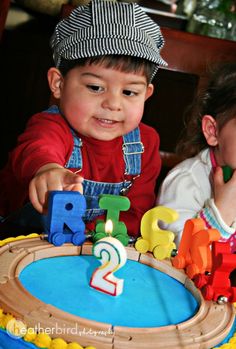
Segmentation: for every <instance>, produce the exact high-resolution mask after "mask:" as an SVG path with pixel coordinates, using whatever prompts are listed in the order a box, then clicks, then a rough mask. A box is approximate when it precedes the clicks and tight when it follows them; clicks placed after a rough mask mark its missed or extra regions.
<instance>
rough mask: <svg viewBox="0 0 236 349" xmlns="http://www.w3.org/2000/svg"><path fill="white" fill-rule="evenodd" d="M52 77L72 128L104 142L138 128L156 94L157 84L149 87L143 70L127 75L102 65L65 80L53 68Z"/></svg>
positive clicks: (71, 74)
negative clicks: (145, 104)
mask: <svg viewBox="0 0 236 349" xmlns="http://www.w3.org/2000/svg"><path fill="white" fill-rule="evenodd" d="M48 76H49V84H50V87H51V90H52V92H53V93H54V97H56V98H59V99H60V110H61V112H62V113H63V115H64V116H65V118H66V119H67V121H68V122H69V124H70V125H71V127H73V129H75V130H76V131H77V132H78V133H80V134H81V135H84V136H87V137H93V138H95V139H98V140H104V141H108V140H112V139H114V138H116V137H119V136H122V135H124V134H126V133H128V132H130V131H131V130H133V129H135V128H136V127H137V126H138V125H139V123H140V121H141V118H142V115H143V109H144V102H145V100H146V99H147V98H148V97H150V96H151V95H152V92H153V85H152V84H147V81H146V77H145V75H144V74H143V72H142V71H140V72H135V73H133V72H132V73H130V72H123V71H120V70H116V69H111V68H105V67H104V66H102V65H101V64H100V65H98V64H96V65H95V64H92V65H86V66H77V67H75V68H73V69H71V70H70V71H69V72H68V73H67V74H66V76H65V77H62V75H61V74H60V72H59V71H58V69H56V68H51V69H50V70H49V75H48ZM56 82H57V84H56ZM55 85H57V87H55Z"/></svg>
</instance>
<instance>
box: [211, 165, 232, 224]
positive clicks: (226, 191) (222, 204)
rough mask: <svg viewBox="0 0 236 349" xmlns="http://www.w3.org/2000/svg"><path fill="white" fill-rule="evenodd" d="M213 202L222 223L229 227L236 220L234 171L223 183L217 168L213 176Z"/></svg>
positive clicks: (220, 172) (220, 169)
mask: <svg viewBox="0 0 236 349" xmlns="http://www.w3.org/2000/svg"><path fill="white" fill-rule="evenodd" d="M213 180H214V201H215V205H216V207H217V208H218V210H219V212H220V214H221V217H222V219H223V220H224V222H225V223H226V224H227V225H228V226H231V224H232V223H233V221H234V220H235V218H236V171H234V172H233V175H232V177H231V179H230V180H229V181H228V182H227V183H225V182H224V178H223V171H222V168H221V167H217V168H216V170H215V173H214V176H213Z"/></svg>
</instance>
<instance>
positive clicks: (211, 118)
mask: <svg viewBox="0 0 236 349" xmlns="http://www.w3.org/2000/svg"><path fill="white" fill-rule="evenodd" d="M177 152H178V153H179V154H181V156H183V157H184V158H185V159H186V160H184V161H183V162H181V163H180V164H178V165H177V166H176V167H175V168H173V169H172V170H171V171H170V172H169V174H168V175H167V177H166V179H165V180H164V182H163V184H162V186H161V188H160V192H159V194H158V198H157V204H158V205H164V206H167V207H171V208H174V209H175V210H176V211H177V212H178V213H179V219H178V221H177V222H175V223H173V224H171V225H170V226H169V227H168V229H170V230H172V231H173V232H174V233H175V234H176V242H177V243H179V240H180V238H181V234H182V230H183V227H184V223H185V221H186V220H187V219H189V218H193V217H201V218H202V219H203V220H204V221H205V223H206V227H212V228H216V229H218V230H219V232H220V233H221V240H222V241H230V245H231V248H232V251H235V250H236V234H235V230H236V171H235V169H236V63H227V64H225V65H223V66H220V67H218V69H217V70H216V71H215V73H214V75H213V76H212V78H211V79H210V82H209V85H208V88H207V89H206V91H205V92H204V93H203V94H202V95H200V96H199V98H198V100H197V102H196V105H195V106H193V110H192V113H191V116H190V119H189V122H188V123H187V127H186V130H185V134H184V136H183V138H182V140H181V141H180V143H179V144H178V147H177ZM226 165H227V166H229V167H230V168H231V169H232V177H231V179H229V180H228V181H224V176H223V167H224V166H226Z"/></svg>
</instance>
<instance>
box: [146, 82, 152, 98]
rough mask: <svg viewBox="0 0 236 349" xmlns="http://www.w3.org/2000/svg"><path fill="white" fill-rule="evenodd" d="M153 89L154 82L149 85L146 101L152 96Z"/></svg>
mask: <svg viewBox="0 0 236 349" xmlns="http://www.w3.org/2000/svg"><path fill="white" fill-rule="evenodd" d="M153 91H154V86H153V84H148V86H147V91H146V96H145V101H146V100H147V99H148V98H149V97H151V95H152V94H153Z"/></svg>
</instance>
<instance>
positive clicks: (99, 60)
mask: <svg viewBox="0 0 236 349" xmlns="http://www.w3.org/2000/svg"><path fill="white" fill-rule="evenodd" d="M90 64H95V65H103V66H104V67H105V68H113V69H117V70H120V71H123V72H127V73H139V72H141V73H143V74H144V75H145V77H146V79H147V82H149V81H151V79H152V74H153V71H154V69H155V64H154V63H152V62H150V61H147V60H145V59H141V58H137V57H131V56H119V55H110V56H98V57H91V58H81V59H75V60H67V59H63V58H62V59H61V64H60V71H61V73H62V75H63V76H65V75H66V74H67V73H68V71H70V70H71V69H73V68H74V67H77V66H80V67H82V66H86V65H90Z"/></svg>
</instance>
